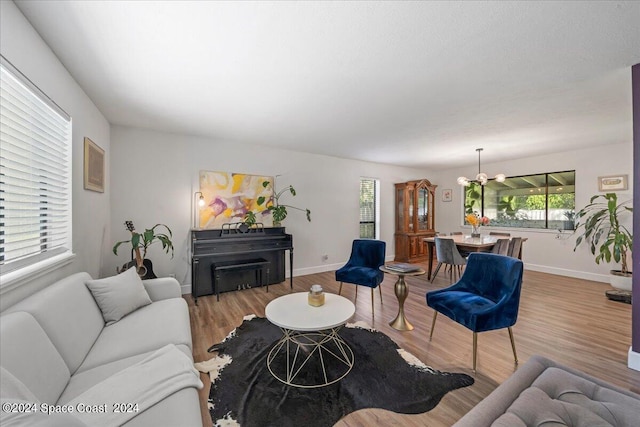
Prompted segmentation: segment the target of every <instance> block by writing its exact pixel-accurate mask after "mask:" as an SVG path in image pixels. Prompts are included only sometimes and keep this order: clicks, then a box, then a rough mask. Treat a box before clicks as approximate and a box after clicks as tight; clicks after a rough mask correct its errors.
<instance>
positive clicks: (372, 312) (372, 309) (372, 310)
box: [371, 288, 375, 316]
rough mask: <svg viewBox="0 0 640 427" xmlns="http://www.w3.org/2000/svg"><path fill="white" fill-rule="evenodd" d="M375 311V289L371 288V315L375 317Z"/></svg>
mask: <svg viewBox="0 0 640 427" xmlns="http://www.w3.org/2000/svg"><path fill="white" fill-rule="evenodd" d="M374 311H375V309H374V308H373V288H371V315H372V316H373V314H374Z"/></svg>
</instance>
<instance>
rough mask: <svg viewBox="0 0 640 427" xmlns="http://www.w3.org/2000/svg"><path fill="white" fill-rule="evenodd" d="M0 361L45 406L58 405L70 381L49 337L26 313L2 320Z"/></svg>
mask: <svg viewBox="0 0 640 427" xmlns="http://www.w3.org/2000/svg"><path fill="white" fill-rule="evenodd" d="M0 361H1V362H2V367H3V368H5V369H6V370H7V371H9V372H10V373H11V375H13V376H14V377H15V378H17V379H18V380H20V381H21V382H22V383H23V384H24V385H25V386H26V387H27V388H28V389H29V391H31V393H33V395H35V396H36V398H38V400H39V401H40V402H44V403H49V404H54V403H56V402H57V401H58V398H59V397H60V395H61V394H62V391H63V390H64V388H65V387H66V385H67V382H69V378H70V377H71V375H70V373H69V368H67V365H66V363H65V362H64V360H63V359H62V356H61V355H60V353H58V351H57V350H56V348H55V347H54V345H53V343H52V342H51V340H49V337H47V334H45V332H44V330H43V329H42V328H41V327H40V325H39V324H38V322H36V319H35V318H34V317H33V316H32V315H31V314H29V313H25V312H18V313H9V314H5V315H2V316H1V317H0Z"/></svg>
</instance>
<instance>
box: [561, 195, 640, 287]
mask: <svg viewBox="0 0 640 427" xmlns="http://www.w3.org/2000/svg"><path fill="white" fill-rule="evenodd" d="M598 199H600V200H598ZM628 205H629V201H625V202H621V203H618V196H617V194H616V193H606V194H599V195H596V196H593V197H591V200H590V201H589V204H588V205H586V206H585V207H584V208H582V209H580V210H579V211H578V212H577V213H576V215H575V219H576V233H579V234H578V237H577V239H576V244H575V246H574V248H573V250H574V251H575V250H576V249H577V248H578V246H580V245H581V244H582V243H584V244H588V245H589V249H590V250H591V253H592V254H593V255H595V256H596V259H595V261H596V264H600V262H601V261H604V262H607V263H609V262H611V261H612V260H613V261H615V262H616V263H620V270H611V274H612V277H611V285H612V286H613V287H616V288H619V289H624V290H631V271H629V265H628V264H627V257H628V255H629V254H630V253H631V252H632V251H633V234H632V233H631V231H629V229H628V228H627V227H626V226H624V224H621V222H620V220H621V216H623V215H625V214H629V213H631V212H633V208H632V207H630V206H628Z"/></svg>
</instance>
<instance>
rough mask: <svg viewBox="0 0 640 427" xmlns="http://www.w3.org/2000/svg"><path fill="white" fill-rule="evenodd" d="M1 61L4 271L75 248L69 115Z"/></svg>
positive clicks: (0, 245) (0, 262) (0, 253)
mask: <svg viewBox="0 0 640 427" xmlns="http://www.w3.org/2000/svg"><path fill="white" fill-rule="evenodd" d="M1 59H2V62H1V63H0V143H1V147H0V267H2V273H3V274H4V273H7V272H9V271H15V270H16V269H19V268H22V267H25V266H29V265H32V264H34V263H36V262H38V261H41V260H44V259H47V258H50V257H53V256H55V255H58V254H61V253H64V252H68V251H71V119H70V117H69V116H68V115H67V114H66V113H65V112H64V111H63V110H61V109H60V108H59V107H58V106H57V105H55V103H53V101H51V100H50V99H49V98H48V97H47V96H46V95H45V94H44V93H42V92H41V91H40V90H39V89H38V88H37V87H36V86H35V85H34V84H33V83H31V82H30V81H29V80H28V79H27V78H26V77H25V76H24V75H22V74H21V73H20V72H19V71H18V70H17V69H15V68H14V67H13V66H12V65H11V63H9V62H8V61H7V60H6V59H5V58H4V57H2V58H1Z"/></svg>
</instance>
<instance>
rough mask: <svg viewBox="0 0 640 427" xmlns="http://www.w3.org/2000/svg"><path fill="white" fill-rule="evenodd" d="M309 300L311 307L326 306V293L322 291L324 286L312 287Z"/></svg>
mask: <svg viewBox="0 0 640 427" xmlns="http://www.w3.org/2000/svg"><path fill="white" fill-rule="evenodd" d="M308 298H309V305H310V306H313V307H320V306H322V305H324V292H323V291H322V286H320V285H311V290H310V291H309V297H308Z"/></svg>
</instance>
